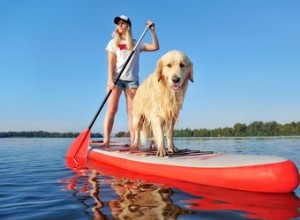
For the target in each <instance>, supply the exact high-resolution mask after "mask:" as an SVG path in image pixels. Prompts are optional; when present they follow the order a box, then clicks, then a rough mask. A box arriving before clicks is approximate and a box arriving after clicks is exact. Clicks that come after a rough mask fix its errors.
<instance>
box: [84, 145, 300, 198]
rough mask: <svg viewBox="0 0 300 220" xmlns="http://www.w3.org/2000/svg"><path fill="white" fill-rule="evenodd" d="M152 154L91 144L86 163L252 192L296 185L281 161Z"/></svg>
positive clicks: (293, 171)
mask: <svg viewBox="0 0 300 220" xmlns="http://www.w3.org/2000/svg"><path fill="white" fill-rule="evenodd" d="M155 154H156V150H154V151H153V150H149V149H145V148H141V149H140V150H131V149H130V148H129V147H128V146H126V145H123V144H118V143H113V144H112V145H111V146H110V147H109V148H102V147H100V144H99V143H97V142H95V143H93V142H92V143H91V144H90V148H89V152H88V162H89V161H92V160H93V161H94V162H98V163H101V164H102V163H103V164H108V165H111V166H114V167H118V168H121V169H124V170H128V171H130V172H135V173H140V174H145V175H153V176H160V177H166V178H172V179H177V180H182V181H186V182H191V183H197V184H203V185H208V186H216V187H223V188H228V189H236V190H245V191H253V192H272V193H287V192H293V191H294V190H295V189H296V188H297V187H298V185H299V173H298V170H297V168H296V166H295V164H294V163H293V162H292V161H291V160H287V159H285V158H282V157H275V156H258V155H238V154H224V153H215V152H212V151H199V150H188V149H185V150H180V151H179V152H178V153H175V154H170V155H169V156H168V157H157V156H156V155H155Z"/></svg>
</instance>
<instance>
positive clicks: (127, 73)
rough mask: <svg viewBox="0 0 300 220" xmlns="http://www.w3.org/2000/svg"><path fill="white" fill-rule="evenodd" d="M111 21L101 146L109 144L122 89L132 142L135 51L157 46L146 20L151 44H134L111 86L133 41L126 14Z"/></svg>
mask: <svg viewBox="0 0 300 220" xmlns="http://www.w3.org/2000/svg"><path fill="white" fill-rule="evenodd" d="M114 23H115V24H116V30H115V31H114V32H113V39H112V40H110V41H109V43H108V45H107V47H106V50H107V54H108V81H107V90H108V91H109V90H110V89H111V90H112V93H111V94H110V97H109V99H108V107H107V111H106V115H105V119H104V141H103V146H104V147H109V143H110V135H111V131H112V128H113V124H114V118H115V115H116V113H117V110H118V105H119V99H120V95H121V93H122V91H123V90H124V93H125V97H126V110H127V116H128V127H129V132H130V141H131V143H133V130H132V125H131V124H132V123H131V122H132V114H131V112H132V102H133V97H134V95H135V92H136V89H137V87H138V86H139V54H140V52H142V51H156V50H158V49H159V43H158V39H157V36H156V33H155V27H154V23H153V22H152V21H147V22H146V25H148V26H149V29H150V31H151V37H152V43H151V44H149V43H143V44H142V43H141V44H140V45H139V46H138V47H137V49H136V51H135V53H134V55H133V56H132V58H131V60H130V61H129V63H128V64H127V66H126V68H125V70H124V71H123V73H122V75H121V77H120V79H119V80H118V82H117V83H116V85H115V84H114V81H115V79H116V77H117V76H118V74H119V73H120V70H121V69H122V67H123V65H124V63H125V61H126V59H127V57H128V55H129V54H130V52H131V51H132V49H133V48H134V45H135V43H136V41H135V40H133V38H132V32H131V21H130V19H129V18H128V17H127V16H125V15H121V16H118V17H115V19H114Z"/></svg>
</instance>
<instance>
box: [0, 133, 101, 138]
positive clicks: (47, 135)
mask: <svg viewBox="0 0 300 220" xmlns="http://www.w3.org/2000/svg"><path fill="white" fill-rule="evenodd" d="M79 134H80V133H77V132H65V133H60V132H47V131H9V132H0V138H11V137H26V138H74V137H77V136H78V135H79ZM91 137H95V138H101V137H102V135H101V134H100V133H92V134H91Z"/></svg>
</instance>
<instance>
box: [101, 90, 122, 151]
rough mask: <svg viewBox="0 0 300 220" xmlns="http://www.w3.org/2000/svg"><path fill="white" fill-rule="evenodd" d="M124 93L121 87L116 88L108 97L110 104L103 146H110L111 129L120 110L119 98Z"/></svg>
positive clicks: (107, 111)
mask: <svg viewBox="0 0 300 220" xmlns="http://www.w3.org/2000/svg"><path fill="white" fill-rule="evenodd" d="M121 93H122V89H120V88H115V89H114V90H113V91H112V92H111V94H110V96H109V98H108V106H107V110H106V114H105V118H104V126H103V132H104V141H103V146H104V147H109V143H110V135H111V131H112V128H113V125H114V119H115V115H116V113H117V111H118V105H119V99H120V95H121Z"/></svg>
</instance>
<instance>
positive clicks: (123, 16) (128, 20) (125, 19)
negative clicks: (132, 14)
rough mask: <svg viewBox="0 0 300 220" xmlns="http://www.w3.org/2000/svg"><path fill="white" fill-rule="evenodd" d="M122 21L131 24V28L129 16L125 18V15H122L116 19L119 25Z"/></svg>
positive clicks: (115, 21)
mask: <svg viewBox="0 0 300 220" xmlns="http://www.w3.org/2000/svg"><path fill="white" fill-rule="evenodd" d="M121 19H122V20H123V21H125V22H126V23H127V24H129V26H131V21H130V19H129V18H128V17H127V16H125V15H120V16H118V17H115V19H114V23H115V24H118V23H119V21H120V20H121Z"/></svg>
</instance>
